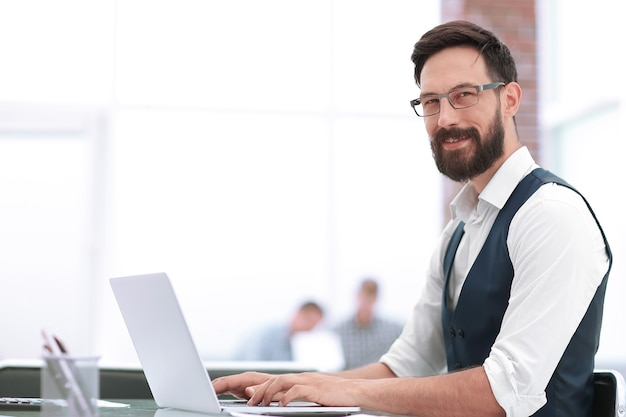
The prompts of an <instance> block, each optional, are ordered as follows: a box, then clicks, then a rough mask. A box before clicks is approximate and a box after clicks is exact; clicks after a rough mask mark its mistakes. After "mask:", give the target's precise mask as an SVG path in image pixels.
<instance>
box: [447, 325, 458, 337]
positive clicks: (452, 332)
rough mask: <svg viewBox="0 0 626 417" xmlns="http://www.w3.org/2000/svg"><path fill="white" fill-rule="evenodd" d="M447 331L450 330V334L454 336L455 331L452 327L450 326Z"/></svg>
mask: <svg viewBox="0 0 626 417" xmlns="http://www.w3.org/2000/svg"><path fill="white" fill-rule="evenodd" d="M448 331H449V332H450V336H452V337H455V336H456V332H455V331H454V329H453V328H452V327H450V328H449V329H448Z"/></svg>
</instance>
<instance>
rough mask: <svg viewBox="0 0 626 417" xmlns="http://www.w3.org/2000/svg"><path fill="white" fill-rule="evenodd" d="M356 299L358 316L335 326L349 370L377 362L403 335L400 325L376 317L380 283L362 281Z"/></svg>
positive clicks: (368, 279) (369, 280)
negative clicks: (401, 334)
mask: <svg viewBox="0 0 626 417" xmlns="http://www.w3.org/2000/svg"><path fill="white" fill-rule="evenodd" d="M356 299H357V308H356V312H355V313H354V316H352V317H350V318H349V319H347V320H345V321H343V322H341V323H339V324H338V325H337V326H336V327H335V331H336V332H337V334H338V335H339V338H340V339H341V345H342V347H343V356H344V360H345V367H346V368H347V369H352V368H356V367H358V366H362V365H366V364H368V363H372V362H377V361H378V360H379V359H380V358H381V356H383V354H384V353H385V352H387V350H388V349H389V346H391V344H392V343H393V341H394V340H396V339H397V338H398V336H400V333H401V332H402V325H401V324H400V323H395V322H393V321H389V320H385V319H383V318H381V317H378V316H376V312H375V307H376V300H377V299H378V283H377V282H376V281H375V280H374V279H371V278H366V279H364V280H363V281H362V282H361V285H360V287H359V291H358V292H357V296H356Z"/></svg>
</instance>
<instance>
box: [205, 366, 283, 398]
mask: <svg viewBox="0 0 626 417" xmlns="http://www.w3.org/2000/svg"><path fill="white" fill-rule="evenodd" d="M274 376H275V375H270V374H265V373H261V372H244V373H241V374H237V375H229V376H223V377H220V378H215V379H214V380H213V388H214V389H215V393H216V394H217V395H220V394H231V395H234V396H235V397H237V398H243V399H246V400H247V399H249V398H250V395H248V394H247V393H246V389H247V388H248V387H250V386H256V385H260V384H262V383H264V382H265V381H267V380H268V379H270V378H272V377H274Z"/></svg>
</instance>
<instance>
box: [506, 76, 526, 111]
mask: <svg viewBox="0 0 626 417" xmlns="http://www.w3.org/2000/svg"><path fill="white" fill-rule="evenodd" d="M502 89H503V90H504V100H503V101H502V105H503V106H502V114H503V116H509V117H513V116H515V114H516V113H517V110H518V109H519V105H520V100H521V99H522V88H521V87H520V85H519V84H518V83H516V82H515V81H511V82H510V83H508V84H507V85H505V86H504V87H502Z"/></svg>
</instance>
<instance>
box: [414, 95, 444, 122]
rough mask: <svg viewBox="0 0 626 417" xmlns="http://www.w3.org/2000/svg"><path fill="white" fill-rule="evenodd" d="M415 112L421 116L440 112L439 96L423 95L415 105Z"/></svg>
mask: <svg viewBox="0 0 626 417" xmlns="http://www.w3.org/2000/svg"><path fill="white" fill-rule="evenodd" d="M414 108H415V112H416V113H417V114H418V115H420V116H422V117H423V116H431V115H433V114H437V113H439V97H437V96H436V95H430V96H423V97H422V98H420V99H419V100H418V104H416V105H415V106H414Z"/></svg>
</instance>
